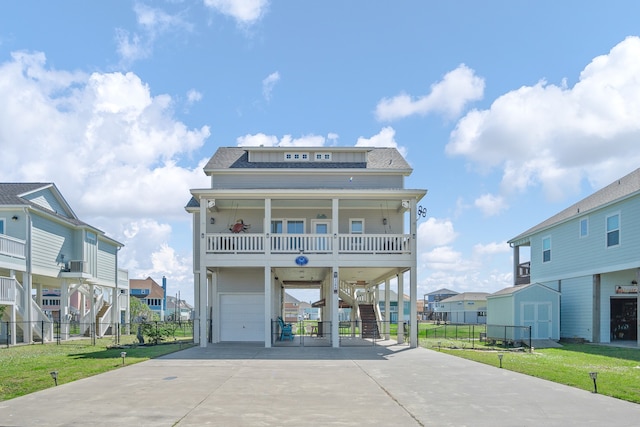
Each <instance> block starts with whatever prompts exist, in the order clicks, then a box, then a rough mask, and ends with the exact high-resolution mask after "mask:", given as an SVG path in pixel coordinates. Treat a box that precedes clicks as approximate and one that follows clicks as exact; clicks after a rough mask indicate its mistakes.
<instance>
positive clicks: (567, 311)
mask: <svg viewBox="0 0 640 427" xmlns="http://www.w3.org/2000/svg"><path fill="white" fill-rule="evenodd" d="M509 244H510V245H511V246H512V247H513V253H514V256H513V258H514V277H515V280H514V282H517V281H518V280H520V279H521V277H519V276H521V274H519V273H521V272H522V271H526V269H521V268H520V266H521V264H520V262H519V257H520V248H521V247H523V246H528V247H530V254H531V255H530V256H531V261H530V272H529V274H530V282H532V283H540V284H542V285H545V286H547V287H549V288H551V289H554V290H556V291H558V292H560V295H561V306H560V337H561V338H580V339H584V340H587V341H591V342H596V343H609V342H612V341H614V340H626V341H633V342H636V343H638V315H637V313H638V280H639V276H640V255H639V254H640V169H637V170H635V171H633V172H632V173H630V174H628V175H626V176H624V177H622V178H620V179H618V180H616V181H615V182H613V183H612V184H610V185H608V186H606V187H604V188H603V189H601V190H599V191H596V192H595V193H593V194H592V195H591V196H589V197H587V198H585V199H583V200H581V201H579V202H578V203H575V204H574V205H572V206H570V207H569V208H567V209H565V210H563V211H562V212H560V213H558V214H557V215H554V216H553V217H551V218H549V219H547V220H546V221H543V222H542V223H540V224H538V225H536V226H535V227H533V228H531V229H529V230H527V231H525V232H524V233H522V234H520V235H519V236H516V237H514V238H513V239H511V240H510V241H509Z"/></svg>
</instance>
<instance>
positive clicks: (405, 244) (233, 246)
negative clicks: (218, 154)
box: [206, 233, 411, 254]
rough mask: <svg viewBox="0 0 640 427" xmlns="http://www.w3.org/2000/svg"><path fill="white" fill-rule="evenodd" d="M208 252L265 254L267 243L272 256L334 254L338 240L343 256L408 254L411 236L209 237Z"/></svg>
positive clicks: (223, 234) (212, 235)
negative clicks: (350, 254)
mask: <svg viewBox="0 0 640 427" xmlns="http://www.w3.org/2000/svg"><path fill="white" fill-rule="evenodd" d="M206 237H207V252H208V253H264V252H265V251H266V246H265V240H266V241H267V242H268V243H267V244H268V245H270V246H269V248H270V250H271V253H297V252H305V253H331V252H333V249H334V244H335V241H336V240H337V244H338V252H339V253H364V254H407V253H410V251H411V245H410V244H409V243H410V236H409V235H408V234H355V235H354V234H342V235H338V236H337V239H334V237H333V236H332V235H330V234H271V235H269V236H268V237H266V236H265V235H264V234H256V233H238V234H235V233H220V234H207V236H206Z"/></svg>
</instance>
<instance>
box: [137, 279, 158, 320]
mask: <svg viewBox="0 0 640 427" xmlns="http://www.w3.org/2000/svg"><path fill="white" fill-rule="evenodd" d="M162 283H163V286H160V285H158V283H156V281H155V280H153V279H152V278H151V277H147V278H146V279H131V280H129V289H130V292H131V296H132V297H136V298H138V299H139V300H140V301H141V302H142V303H143V304H146V305H147V306H148V307H149V308H150V309H151V311H153V312H154V313H157V314H158V316H160V319H161V320H164V318H165V314H166V313H167V301H166V289H167V285H166V278H164V277H163V278H162ZM147 320H149V319H147Z"/></svg>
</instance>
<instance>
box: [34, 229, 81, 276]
mask: <svg viewBox="0 0 640 427" xmlns="http://www.w3.org/2000/svg"><path fill="white" fill-rule="evenodd" d="M32 218H33V219H32V223H33V228H32V236H31V265H32V267H33V268H34V270H36V271H38V270H58V271H59V270H60V267H61V263H60V255H64V259H65V260H74V259H78V258H77V250H76V247H75V245H74V241H73V237H74V231H73V230H71V229H69V228H66V227H64V226H63V225H62V224H58V223H55V222H51V221H46V220H44V219H43V218H41V217H39V216H33V217H32Z"/></svg>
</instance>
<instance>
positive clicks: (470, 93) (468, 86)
mask: <svg viewBox="0 0 640 427" xmlns="http://www.w3.org/2000/svg"><path fill="white" fill-rule="evenodd" d="M483 93H484V79H482V78H480V77H477V76H476V75H475V72H474V70H472V69H471V68H469V67H467V66H466V65H464V64H461V65H460V66H458V68H456V69H455V70H452V71H449V72H448V73H447V74H445V76H444V77H443V79H442V80H441V81H439V82H438V83H435V84H433V85H431V92H430V93H429V94H428V95H424V96H420V97H418V98H415V99H414V98H412V97H411V96H410V95H408V94H404V93H403V94H400V95H397V96H395V97H393V98H385V99H382V100H381V101H380V102H378V105H377V106H376V118H377V119H378V120H380V121H391V120H397V119H401V118H404V117H408V116H412V115H415V114H419V115H426V114H429V113H440V114H443V115H444V116H446V117H447V118H454V117H457V116H458V115H460V113H461V112H462V111H463V110H464V108H465V107H466V106H467V104H468V103H469V102H472V101H477V100H479V99H482V96H483Z"/></svg>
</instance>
